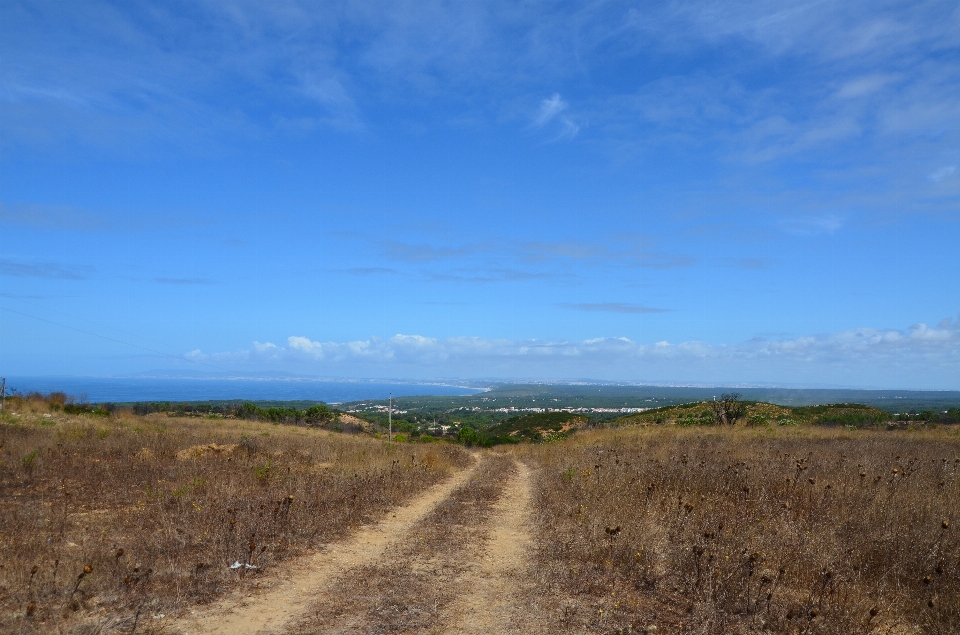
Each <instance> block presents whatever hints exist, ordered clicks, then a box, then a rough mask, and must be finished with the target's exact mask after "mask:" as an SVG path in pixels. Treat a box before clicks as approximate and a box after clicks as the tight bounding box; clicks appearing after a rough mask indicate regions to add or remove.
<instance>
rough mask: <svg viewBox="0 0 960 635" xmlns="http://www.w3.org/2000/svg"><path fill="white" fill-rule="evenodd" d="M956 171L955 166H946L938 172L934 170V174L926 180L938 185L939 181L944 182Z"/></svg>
mask: <svg viewBox="0 0 960 635" xmlns="http://www.w3.org/2000/svg"><path fill="white" fill-rule="evenodd" d="M956 171H957V166H955V165H947V166H944V167H942V168H940V169H939V170H934V172H933V173H932V174H931V175H930V176H929V177H928V178H929V179H930V180H931V181H934V182H936V183H939V182H940V181H944V180H946V179H948V178H950V177H951V176H953V175H954V173H955V172H956Z"/></svg>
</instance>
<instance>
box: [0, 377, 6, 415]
mask: <svg viewBox="0 0 960 635" xmlns="http://www.w3.org/2000/svg"><path fill="white" fill-rule="evenodd" d="M6 400H7V378H6V377H0V412H3V402H4V401H6Z"/></svg>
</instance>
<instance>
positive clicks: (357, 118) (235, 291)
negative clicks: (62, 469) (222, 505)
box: [0, 0, 960, 389]
mask: <svg viewBox="0 0 960 635" xmlns="http://www.w3.org/2000/svg"><path fill="white" fill-rule="evenodd" d="M0 58H2V59H3V60H4V63H3V64H2V65H0V121H2V122H3V126H2V130H0V232H2V237H3V240H2V241H0V309H2V308H3V307H7V308H8V309H10V310H9V311H2V310H0V374H3V373H7V374H20V375H23V374H63V373H67V374H109V373H122V372H136V371H139V370H145V369H149V368H154V367H156V365H157V361H158V360H157V359H155V358H151V357H150V356H149V355H146V354H145V353H144V352H143V351H139V352H138V351H137V350H134V349H132V348H131V347H130V346H128V345H125V344H122V343H119V342H121V341H122V342H127V343H134V344H135V343H138V342H141V341H148V340H149V341H150V342H153V344H151V346H155V345H157V344H156V343H157V342H160V343H162V345H163V346H162V350H164V351H167V352H170V353H176V354H181V353H180V352H182V351H198V352H196V353H193V354H191V355H193V357H194V358H195V359H198V360H199V359H208V360H221V361H223V363H227V362H229V363H231V364H234V365H239V366H243V367H245V368H247V367H248V368H256V367H263V368H271V369H276V368H278V367H282V366H284V365H289V366H291V367H296V368H300V367H303V368H314V369H317V368H319V369H323V372H324V374H328V375H337V374H342V375H343V376H358V375H367V376H378V377H383V376H389V375H390V374H391V373H397V374H400V375H403V376H405V377H418V376H432V377H433V376H441V375H450V376H483V377H493V376H498V375H500V376H505V377H506V376H524V377H528V376H541V377H543V376H555V377H557V378H562V377H595V378H600V379H617V378H621V379H644V378H647V379H670V380H678V381H691V382H697V381H712V380H719V379H722V380H724V381H737V380H741V379H742V380H751V381H757V380H763V381H777V382H783V383H811V382H812V383H816V382H817V381H824V382H828V383H835V384H843V385H849V386H861V385H871V386H889V387H894V386H900V385H907V384H909V385H910V386H911V387H938V388H958V389H960V379H958V378H960V361H958V353H957V346H958V345H957V335H956V333H957V328H956V322H955V321H951V320H946V321H943V322H941V320H942V319H943V317H944V316H952V315H955V314H956V313H957V311H958V309H960V258H958V257H957V244H958V243H960V240H958V239H960V170H958V166H960V6H958V5H957V3H956V2H953V1H948V0H921V1H919V2H905V1H898V0H891V1H884V2H868V1H866V0H851V1H849V2H842V3H841V2H827V3H824V2H809V1H808V0H785V1H784V2H779V3H775V4H771V3H766V2H758V1H754V0H749V1H747V2H741V3H737V4H736V5H731V4H730V3H723V4H721V3H718V2H715V1H713V0H659V1H654V2H648V3H643V4H642V5H638V4H637V3H634V2H628V1H626V0H623V1H620V0H614V1H612V2H610V1H603V2H600V1H596V2H594V1H588V2H586V3H580V4H577V5H575V6H574V5H566V4H563V3H560V4H557V3H520V4H518V3H511V2H506V1H505V0H485V1H482V2H474V3H448V2H434V1H427V2H422V3H419V4H417V5H416V6H413V5H410V4H409V3H407V2H401V1H399V0H397V1H393V0H387V1H385V2H381V3H377V4H376V5H375V6H374V5H370V4H369V3H363V2H356V1H354V0H342V1H338V2H321V1H316V0H280V1H278V2H271V3H259V2H249V1H246V0H243V1H240V2H226V1H221V0H211V1H208V2H202V3H191V2H182V1H180V0H175V1H174V2H162V3H161V2H156V1H155V0H134V1H132V2H115V1H113V0H91V1H89V2H83V3H71V4H66V5H56V6H54V5H51V4H49V3H45V2H41V1H39V0H13V1H11V2H6V3H4V4H3V6H2V7H0ZM910 324H915V325H917V326H913V327H905V326H904V325H910ZM925 324H937V326H924V325H925ZM291 333H295V334H309V337H307V336H306V335H303V336H300V335H297V336H295V337H292V338H291V337H290V334H291ZM396 333H416V334H420V335H416V336H414V335H406V336H395V335H394V334H396ZM818 334H819V335H818ZM106 337H109V338H111V339H110V341H108V340H106V339H104V338H106ZM252 341H268V342H278V343H279V344H269V345H268V344H264V345H256V346H251V345H250V344H249V343H250V342H252ZM667 342H670V344H667ZM199 351H204V352H199ZM215 351H234V352H232V353H216V352H215ZM391 369H392V370H391ZM771 378H772V379H771Z"/></svg>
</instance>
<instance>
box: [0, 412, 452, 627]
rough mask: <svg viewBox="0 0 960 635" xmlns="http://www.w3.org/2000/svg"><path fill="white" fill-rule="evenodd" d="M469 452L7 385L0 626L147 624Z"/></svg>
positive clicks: (437, 473)
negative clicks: (114, 410)
mask: <svg viewBox="0 0 960 635" xmlns="http://www.w3.org/2000/svg"><path fill="white" fill-rule="evenodd" d="M11 411H14V412H17V413H18V415H19V416H13V415H12V414H10V413H11ZM211 444H215V447H211ZM191 448H192V449H191ZM185 451H186V452H185ZM468 462H469V457H468V456H467V454H466V452H465V451H464V450H462V449H461V448H459V447H456V446H452V445H448V444H430V445H398V444H388V443H384V442H382V441H378V440H375V439H371V438H369V437H364V436H346V435H337V434H333V433H328V432H323V431H317V430H310V429H305V428H294V427H288V426H275V425H270V424H258V423H252V422H242V421H234V420H223V419H219V420H197V419H173V418H169V417H166V416H164V415H150V416H147V417H136V416H133V415H132V414H125V415H124V414H120V415H114V416H112V417H95V416H89V415H66V414H64V413H63V412H62V411H59V412H58V411H53V410H51V409H50V404H48V403H46V402H42V401H39V400H33V401H21V402H20V403H16V402H13V403H11V402H10V400H8V402H7V409H6V414H4V415H3V417H2V418H0V632H9V633H41V632H42V633H46V632H64V633H86V632H89V633H94V632H102V633H107V632H123V633H131V632H133V629H134V628H137V632H143V631H149V629H150V624H151V618H152V616H153V615H157V614H162V613H165V614H171V613H177V612H179V611H182V610H184V609H185V608H187V607H189V605H191V604H194V603H203V602H207V601H209V600H211V599H212V598H213V597H214V596H216V595H218V594H220V593H222V592H224V591H226V590H229V589H231V588H234V587H236V586H237V585H245V584H254V585H255V584H256V583H257V578H258V577H259V576H260V575H261V574H262V573H263V572H264V571H265V570H267V571H269V570H270V569H271V568H273V567H275V566H277V565H278V564H280V563H282V562H283V561H284V560H285V559H288V558H291V557H293V556H295V555H297V554H299V553H302V552H303V551H304V550H305V549H308V548H311V547H315V546H318V545H321V544H323V543H326V542H329V541H331V540H334V539H337V538H338V537H341V536H342V535H344V534H345V533H346V532H348V531H349V530H350V529H351V528H354V527H356V526H358V525H360V524H363V523H365V522H369V521H370V520H371V519H373V518H375V517H377V516H379V515H381V514H383V513H385V511H386V510H387V509H388V508H390V507H393V506H395V505H398V504H400V503H401V502H403V501H404V500H406V499H408V498H410V497H412V496H414V495H415V494H417V493H418V492H420V491H422V490H423V489H425V488H426V487H428V486H430V485H432V484H434V483H436V482H437V481H439V480H440V479H442V478H443V477H444V476H445V475H446V474H447V473H448V472H449V471H450V470H451V469H453V468H455V467H457V466H463V465H466V464H467V463H468ZM234 562H240V563H241V565H246V564H250V565H252V566H254V567H256V569H247V568H246V567H241V568H239V569H230V568H229V565H230V564H232V563H234Z"/></svg>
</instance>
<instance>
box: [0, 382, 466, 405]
mask: <svg viewBox="0 0 960 635" xmlns="http://www.w3.org/2000/svg"><path fill="white" fill-rule="evenodd" d="M57 391H59V392H65V393H67V394H68V395H70V396H71V397H73V398H75V399H76V400H77V401H82V402H90V403H128V402H137V401H220V400H237V401H241V400H246V401H322V402H324V403H331V404H333V403H344V402H350V401H364V400H368V399H386V398H387V397H389V396H390V395H393V396H394V397H412V396H426V395H429V396H437V397H441V396H443V397H446V396H463V395H473V394H476V393H479V392H483V391H484V389H483V388H472V387H467V386H457V385H453V384H444V383H435V384H434V383H415V382H401V381H396V382H391V381H366V380H331V379H313V378H290V377H283V378H278V377H260V378H253V377H238V378H223V377H209V378H206V377H73V376H49V377H8V378H7V395H8V396H9V395H11V394H13V393H18V394H27V393H31V392H41V393H50V392H57Z"/></svg>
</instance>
